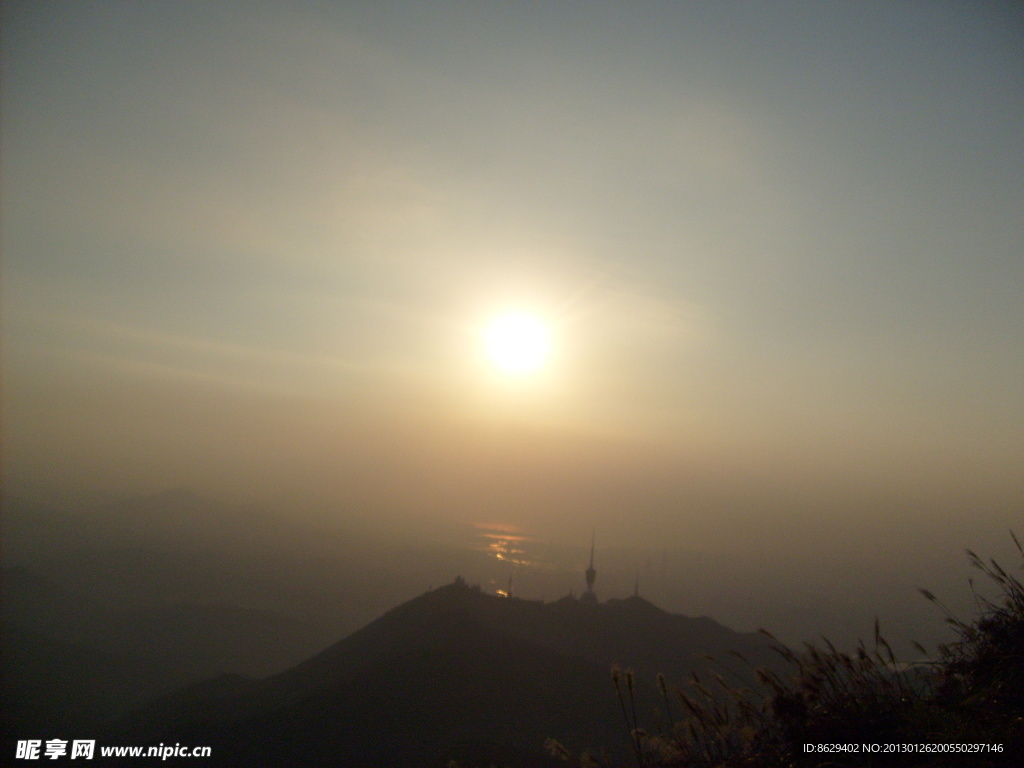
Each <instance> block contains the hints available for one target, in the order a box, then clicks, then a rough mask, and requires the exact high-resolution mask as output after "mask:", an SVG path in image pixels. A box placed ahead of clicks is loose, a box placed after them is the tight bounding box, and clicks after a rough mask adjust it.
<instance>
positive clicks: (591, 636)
mask: <svg viewBox="0 0 1024 768" xmlns="http://www.w3.org/2000/svg"><path fill="white" fill-rule="evenodd" d="M729 651H737V652H739V653H742V654H743V655H744V656H745V657H746V658H747V659H748V660H749V661H750V662H751V664H753V665H762V664H763V665H769V666H774V667H776V668H778V667H779V666H780V665H781V661H780V659H779V657H778V656H777V654H775V653H774V652H772V651H771V649H770V647H769V644H768V643H767V642H766V641H765V639H764V638H763V637H762V636H760V635H758V634H754V633H747V634H743V633H737V632H734V631H732V630H729V629H727V628H726V627H723V626H721V625H719V624H717V623H716V622H714V621H713V620H711V619H708V618H688V617H684V616H676V615H671V614H668V613H666V612H664V611H662V610H661V609H659V608H657V607H656V606H654V605H652V604H651V603H649V602H647V601H646V600H643V599H642V598H639V597H632V598H629V599H627V600H619V601H609V602H607V603H603V604H596V605H588V604H583V603H581V602H579V601H577V600H575V599H572V598H565V599H563V600H560V601H557V602H554V603H548V604H544V603H541V602H539V601H529V600H520V599H510V598H502V597H496V596H492V595H488V594H484V593H482V592H480V591H479V590H478V589H475V588H473V587H470V586H468V585H467V584H465V582H464V581H462V580H461V579H457V580H456V581H455V583H453V584H449V585H446V586H444V587H441V588H439V589H435V590H432V591H429V592H427V593H425V594H423V595H421V596H419V597H417V598H415V599H413V600H410V601H409V602H407V603H404V604H402V605H400V606H398V607H397V608H394V609H392V610H391V611H389V612H387V613H386V614H384V615H383V616H381V617H380V618H379V619H377V620H376V621H374V622H372V623H370V624H369V625H367V626H366V627H364V628H363V629H361V630H359V631H357V632H355V633H353V634H352V635H350V636H348V637H347V638H345V639H343V640H341V641H340V642H338V643H335V644H334V645H332V646H330V647H328V648H327V649H325V650H324V651H322V652H321V653H318V654H316V655H315V656H313V657H311V658H310V659H308V660H307V661H305V662H303V663H301V664H299V665H297V666H295V667H293V668H291V669H289V670H287V671H285V672H283V673H281V674H278V675H274V676H272V677H268V678H265V679H262V680H249V679H245V678H241V677H239V676H223V677H221V678H218V679H214V680H209V681H206V682H204V683H202V684H199V685H196V686H192V687H190V688H188V689H185V690H182V691H179V692H178V693H176V694H174V695H172V696H169V697H166V698H164V699H161V700H159V701H156V702H154V703H153V704H151V705H150V706H148V707H146V708H145V709H143V710H141V711H139V712H137V713H135V714H134V715H133V716H132V717H130V718H127V719H125V720H122V721H121V722H119V723H118V724H117V726H116V728H115V729H114V730H113V731H112V732H111V736H112V737H113V736H115V735H116V736H117V737H118V738H119V739H121V741H122V743H127V741H128V737H129V736H130V737H131V740H132V741H134V742H136V743H157V742H158V741H160V742H163V743H175V742H180V743H182V744H208V745H210V746H212V747H213V757H212V758H211V760H210V761H209V762H210V764H213V765H238V766H242V765H246V766H271V765H274V766H277V765H303V766H306V765H309V766H316V765H360V766H390V765H402V766H424V768H426V767H433V766H444V765H446V764H447V763H448V761H449V760H452V759H455V760H458V761H459V762H460V764H463V765H490V764H492V763H493V764H495V765H527V764H528V765H547V764H552V765H555V764H557V763H556V762H554V759H553V758H552V757H551V756H550V755H547V754H546V753H545V750H544V743H545V739H546V738H548V737H554V738H557V739H558V740H559V741H561V742H562V743H564V744H565V745H566V746H567V747H569V748H570V749H571V750H573V751H576V752H579V751H580V750H583V749H591V750H593V749H597V748H601V747H607V748H609V749H612V750H615V749H624V748H625V747H626V746H627V742H626V738H627V730H626V725H625V722H624V720H623V718H622V713H621V709H620V705H619V701H618V700H617V698H616V694H615V689H614V687H613V685H612V682H611V678H610V674H609V673H610V670H611V668H612V666H613V665H615V664H617V665H620V666H621V667H623V668H627V667H629V668H632V669H635V670H636V680H637V683H636V686H635V690H636V695H637V701H638V707H639V710H640V711H641V713H642V717H643V718H644V719H645V721H646V722H648V723H650V724H652V725H656V724H657V719H656V718H658V717H659V715H658V714H656V713H655V711H654V706H655V702H656V701H657V698H656V697H655V696H654V695H653V694H654V687H653V683H654V676H655V674H656V673H657V672H664V673H665V674H666V677H667V678H668V679H669V680H670V682H677V683H681V682H683V678H684V676H685V675H686V674H688V673H689V671H690V670H692V669H698V670H699V669H706V668H707V666H708V661H707V660H706V658H705V654H709V653H710V654H715V655H719V656H721V657H722V658H723V659H724V658H726V657H727V654H728V652H729ZM660 717H661V719H662V721H664V713H661V715H660Z"/></svg>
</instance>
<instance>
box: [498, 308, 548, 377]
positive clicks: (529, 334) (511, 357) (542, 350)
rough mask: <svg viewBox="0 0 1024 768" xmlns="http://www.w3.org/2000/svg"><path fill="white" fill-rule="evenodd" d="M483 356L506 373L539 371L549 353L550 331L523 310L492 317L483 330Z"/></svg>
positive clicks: (537, 319)
mask: <svg viewBox="0 0 1024 768" xmlns="http://www.w3.org/2000/svg"><path fill="white" fill-rule="evenodd" d="M484 344H485V348H486V351H487V356H488V358H490V360H491V362H492V363H493V364H494V366H495V367H496V368H497V369H498V370H499V371H501V372H502V373H505V374H507V375H509V376H524V375H527V374H530V373H534V372H536V371H539V370H540V369H541V368H543V367H544V363H545V362H547V359H548V355H550V353H551V333H550V331H549V330H548V327H547V326H546V325H545V324H544V323H543V322H542V321H541V320H540V319H539V318H537V317H535V316H533V315H529V314H524V313H515V314H512V313H510V314H506V315H501V316H499V317H496V318H494V320H492V321H491V323H490V324H489V325H488V326H487V328H486V329H485V331H484Z"/></svg>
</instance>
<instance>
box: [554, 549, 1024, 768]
mask: <svg viewBox="0 0 1024 768" xmlns="http://www.w3.org/2000/svg"><path fill="white" fill-rule="evenodd" d="M1011 535H1012V536H1013V541H1014V544H1015V545H1016V547H1017V550H1018V552H1019V553H1020V555H1021V559H1022V564H1024V549H1022V548H1021V544H1020V541H1019V540H1018V539H1017V537H1016V536H1015V535H1013V534H1011ZM968 556H969V558H970V561H971V565H972V566H973V567H974V568H976V569H978V570H979V571H980V572H981V573H982V574H984V576H985V577H986V579H987V580H988V581H990V582H992V583H993V584H994V585H995V587H996V588H997V589H998V597H996V598H995V599H993V600H989V599H985V598H983V597H980V596H978V601H979V605H980V608H981V613H980V615H979V616H978V617H977V618H975V619H974V620H972V621H962V620H960V619H958V618H956V617H955V616H953V615H952V614H951V613H950V612H949V611H948V610H947V609H945V607H944V606H942V604H941V603H940V602H939V601H938V599H937V598H936V597H935V596H934V595H933V594H932V593H930V592H928V591H927V590H921V592H922V594H923V595H924V597H926V598H927V599H928V600H930V601H932V602H934V603H936V604H937V605H938V606H939V607H940V608H941V609H942V610H943V611H944V613H945V614H946V617H945V618H946V621H947V623H949V624H950V625H951V626H952V628H953V629H954V630H955V632H956V640H955V641H954V642H953V643H951V644H949V645H945V646H940V648H939V653H938V658H937V660H936V661H934V662H932V663H928V664H918V665H901V664H900V663H898V662H897V659H896V657H895V655H894V653H893V651H892V649H891V648H890V646H889V644H888V643H887V642H886V640H885V638H884V637H883V636H882V634H881V632H880V631H879V627H878V624H877V622H876V624H875V633H874V638H873V641H872V642H870V643H865V642H863V641H861V643H860V644H859V646H858V647H857V649H856V651H855V652H854V653H853V654H852V655H851V654H847V653H843V652H842V651H840V650H838V649H836V648H835V647H833V646H832V645H831V644H830V643H828V642H827V641H826V642H825V647H818V646H815V645H813V644H807V645H806V646H805V648H804V649H803V650H802V651H801V652H793V651H790V650H788V649H786V648H784V647H782V646H781V645H779V646H778V651H779V653H781V654H782V655H783V656H784V657H785V658H786V659H787V660H788V661H790V662H791V663H792V665H793V669H794V674H793V676H792V678H791V679H783V678H782V677H780V676H779V675H777V674H774V673H772V672H767V671H764V670H760V671H758V678H759V680H760V681H761V683H762V684H763V686H764V690H763V691H753V690H750V689H748V688H744V687H736V686H734V685H732V684H731V683H730V682H729V680H727V679H726V677H725V676H723V675H717V674H715V675H712V676H711V678H708V679H699V678H698V677H696V676H694V677H692V678H691V680H690V684H689V685H688V686H687V688H686V689H682V688H681V689H677V690H675V691H670V690H669V688H668V686H667V685H666V683H665V680H664V678H663V677H662V676H659V678H658V685H659V687H660V689H661V695H662V700H663V707H664V713H663V718H662V719H663V720H664V722H663V723H662V724H660V725H656V727H654V728H653V729H651V730H647V729H645V728H644V723H643V722H642V721H641V720H640V719H639V718H638V716H637V711H636V699H635V698H634V679H633V674H632V672H628V671H627V672H621V671H619V670H614V671H613V673H612V678H613V682H614V684H615V689H616V691H617V693H618V696H619V702H620V705H621V707H622V713H623V718H624V720H625V722H626V724H627V726H628V729H629V736H630V744H631V747H632V752H633V758H634V763H635V765H637V766H638V768H719V767H721V768H732V767H735V768H739V767H740V766H744V767H745V768H762V767H763V768H768V767H769V766H771V767H773V768H774V767H775V766H786V767H787V768H812V767H814V768H824V767H825V766H829V767H832V766H849V767H851V768H852V767H853V766H876V765H901V766H921V767H924V768H932V767H934V768H939V767H940V766H982V767H983V766H1010V765H1014V766H1019V765H1024V586H1022V584H1021V581H1020V579H1018V578H1016V577H1015V576H1013V575H1011V574H1010V573H1008V572H1007V571H1005V570H1004V569H1003V568H1002V567H1001V566H1000V565H999V564H998V563H997V562H996V561H994V560H990V561H987V562H986V561H984V560H982V559H981V558H980V557H978V556H977V555H976V554H974V553H973V552H970V551H968ZM765 634H768V633H765ZM769 637H771V636H770V635H769ZM772 639H774V638H772ZM917 647H918V650H920V651H921V652H922V653H924V648H921V647H920V646H917ZM741 660H742V658H741ZM726 674H728V673H726ZM875 745H877V746H875ZM548 746H549V750H550V751H551V752H552V754H554V755H556V756H558V757H560V758H561V759H562V760H564V761H565V762H567V763H570V764H572V765H573V766H580V768H586V767H587V766H606V765H608V764H609V763H608V762H607V761H605V760H602V759H599V758H595V757H593V756H591V755H588V754H583V755H581V756H580V757H579V758H576V757H575V756H573V755H570V754H569V752H568V751H567V750H566V749H565V748H564V747H562V746H561V745H560V744H558V743H557V742H555V741H550V742H549V744H548ZM825 750H828V751H825Z"/></svg>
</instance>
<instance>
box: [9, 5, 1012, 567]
mask: <svg viewBox="0 0 1024 768" xmlns="http://www.w3.org/2000/svg"><path fill="white" fill-rule="evenodd" d="M2 48H3V51H4V55H3V68H4V69H3V90H2V98H3V104H2V107H3V109H2V120H3V123H2V131H3V133H2V144H3V154H2V175H3V199H2V225H3V226H2V238H3V241H2V245H3V262H2V291H3V293H2V305H3V318H2V319H3V326H2V331H3V347H2V353H3V462H4V463H3V475H4V484H5V486H6V487H7V488H8V489H10V490H13V491H16V492H19V493H23V494H27V495H32V496H34V497H35V498H38V499H41V500H44V501H53V500H60V499H73V498H78V497H80V496H81V495H82V494H91V493H94V492H101V491H114V492H130V491H154V490H159V489H161V488H164V487H171V486H188V487H191V488H194V489H195V490H197V491H199V492H201V493H208V494H213V495H216V496H218V497H220V498H226V499H232V500H238V501H243V502H259V503H266V504H268V505H271V504H280V503H285V502H287V503H292V504H302V505H306V506H307V507H308V508H310V509H317V510H318V511H319V514H330V515H336V516H339V517H343V518H351V519H352V520H354V521H363V522H365V521H366V520H367V519H370V518H372V517H376V516H383V517H391V518H394V519H400V520H408V521H419V522H422V523H424V524H431V523H433V522H448V521H453V520H456V521H478V522H486V523H502V524H513V525H521V526H527V527H529V528H530V530H531V531H533V532H539V533H542V534H543V535H545V536H549V537H554V538H558V537H563V538H566V539H568V538H572V537H576V538H582V539H583V540H584V541H586V540H588V539H589V534H590V530H591V526H592V525H594V524H596V525H598V526H599V527H600V528H601V529H602V530H603V531H604V532H605V535H607V536H608V537H609V538H617V539H619V540H627V539H628V540H630V541H635V542H637V543H642V544H650V545H658V546H661V545H663V544H664V543H665V542H666V541H670V542H673V543H680V544H682V543H685V545H686V546H688V547H694V548H698V549H700V548H708V549H711V550H716V549H717V550H726V549H730V548H732V549H733V550H735V551H737V552H742V551H748V550H750V551H755V550H756V551H760V552H776V553H778V554H780V555H785V553H788V552H790V551H792V550H798V549H801V550H811V549H813V550H815V551H823V552H830V551H835V552H837V553H846V554H845V555H844V556H847V557H850V556H855V555H851V554H850V553H857V552H864V551H867V550H871V551H873V552H874V553H876V554H877V552H878V551H879V550H881V551H882V552H883V553H885V552H890V551H891V552H898V551H900V550H901V549H905V548H912V547H915V546H919V547H921V550H920V551H921V552H926V548H927V547H929V546H937V542H938V545H941V546H955V547H960V546H970V545H972V543H974V542H975V541H976V540H977V539H978V538H979V537H988V536H990V535H991V536H996V537H1000V538H1003V537H1005V531H1006V528H1007V527H1008V526H1009V525H1011V524H1013V522H1014V521H1015V520H1017V521H1019V519H1020V513H1021V512H1022V510H1024V298H1022V297H1024V11H1022V10H1021V8H1020V6H1017V5H1016V4H1014V3H1010V2H1007V3H943V2H920V3H917V2H903V3H891V2H880V3H870V2H858V3H820V2H807V3H782V2H764V3H753V2H745V3H725V2H723V3H684V2H679V3H674V2H673V3H670V2H657V3H655V2H641V3H610V2H609V3H602V2H567V1H563V2H527V1H525V0H524V1H522V2H504V3H497V2H393V3H383V2H382V3H339V2H322V3H317V2H304V3H277V2H271V3H253V2H245V3H241V2H239V3H233V2H224V1H221V2H217V3H205V2H202V3H199V2H196V3H192V2H173V3H168V2H76V3H63V4H55V3H38V2H8V3H5V4H4V18H3V45H2ZM510 308H515V309H525V310H528V311H531V312H534V313H536V314H537V315H538V316H540V317H542V318H544V319H545V320H546V321H547V322H549V323H550V324H551V328H552V333H553V350H552V355H551V358H550V361H549V364H548V366H547V367H546V368H545V369H544V370H543V371H541V372H540V373H538V374H537V375H534V376H526V377H522V378H519V379H510V378H507V377H502V376H501V375H500V374H499V373H496V372H495V371H494V370H493V369H492V368H491V367H489V365H488V362H487V360H486V359H485V358H484V356H483V354H482V351H481V339H480V333H481V329H482V328H483V327H484V325H485V324H486V323H487V321H488V320H489V319H490V318H491V317H492V316H494V315H495V314H498V313H500V312H502V311H504V310H506V309H510ZM922 556H923V555H922Z"/></svg>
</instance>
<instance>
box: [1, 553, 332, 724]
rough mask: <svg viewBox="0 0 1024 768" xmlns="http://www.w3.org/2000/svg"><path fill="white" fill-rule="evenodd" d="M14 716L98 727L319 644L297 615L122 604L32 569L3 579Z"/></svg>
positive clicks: (16, 720) (6, 694)
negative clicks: (217, 677)
mask: <svg viewBox="0 0 1024 768" xmlns="http://www.w3.org/2000/svg"><path fill="white" fill-rule="evenodd" d="M0 598H2V599H0V605H2V618H3V625H2V635H0V640H2V641H3V644H2V648H0V662H2V664H0V668H2V671H3V681H4V682H3V705H4V708H5V715H6V717H5V719H6V720H7V722H8V723H9V724H11V723H13V724H14V725H17V726H18V727H19V728H22V729H25V728H29V729H36V728H53V727H59V726H61V725H64V724H74V725H77V726H83V727H84V726H89V725H90V724H96V723H99V722H102V721H103V720H106V719H109V718H111V717H116V716H121V715H123V714H125V713H126V712H128V711H130V710H131V709H132V708H134V707H137V706H139V705H140V704H142V703H143V702H145V701H147V700H148V699H150V698H152V697H154V696H157V695H160V694H166V693H168V692H170V691H173V690H175V689H177V688H180V687H181V686H183V685H186V684H188V683H191V682H196V681H198V680H201V679H203V678H206V677H209V676H210V675H213V674H217V673H222V672H229V671H231V672H238V673H244V674H249V675H265V674H269V673H271V672H273V671H276V670H279V669H283V668H285V667H287V666H289V665H290V664H291V663H294V660H295V659H296V658H302V656H303V655H306V654H308V653H309V652H311V651H312V650H315V649H316V648H317V647H322V645H321V643H320V642H319V641H318V638H319V633H317V632H315V631H313V628H311V627H309V626H307V625H305V624H304V623H302V622H299V621H296V620H294V619H289V618H285V617H282V616H278V615H276V614H272V613H269V612H266V611H258V610H253V609H243V608H239V607H237V606H232V605H224V604H220V605H218V604H208V605H200V604H189V603H175V604H168V605H163V606H158V607H151V608H145V609H130V610H126V609H116V608H112V607H110V606H108V605H107V604H106V603H104V602H102V601H99V600H96V599H93V598H90V597H89V596H88V595H84V594H82V593H79V592H75V591H73V590H69V589H66V588H64V587H61V586H59V585H58V584H56V583H55V582H53V581H52V580H50V579H48V578H46V577H44V576H41V575H39V574H36V573H34V572H32V571H31V570H29V569H27V568H23V567H16V568H4V569H3V571H2V579H0Z"/></svg>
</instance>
